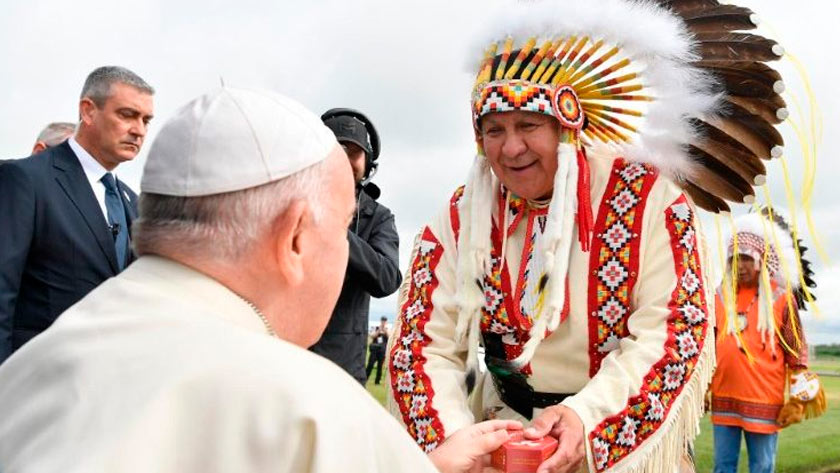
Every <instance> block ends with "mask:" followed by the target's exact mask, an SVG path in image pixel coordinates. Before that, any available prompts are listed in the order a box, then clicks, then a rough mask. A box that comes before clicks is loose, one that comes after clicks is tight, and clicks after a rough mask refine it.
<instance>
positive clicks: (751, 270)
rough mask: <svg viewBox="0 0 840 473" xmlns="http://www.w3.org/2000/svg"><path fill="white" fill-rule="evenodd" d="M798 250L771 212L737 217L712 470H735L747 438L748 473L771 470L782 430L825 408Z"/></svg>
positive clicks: (722, 308) (723, 314) (723, 302)
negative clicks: (808, 333) (813, 363)
mask: <svg viewBox="0 0 840 473" xmlns="http://www.w3.org/2000/svg"><path fill="white" fill-rule="evenodd" d="M799 249H800V250H801V252H798V251H796V250H795V248H794V240H793V235H792V234H791V232H790V228H789V226H788V224H787V222H785V220H784V219H782V218H781V217H780V216H779V215H778V214H774V212H773V211H771V210H769V209H765V210H764V211H763V212H762V213H752V214H749V215H745V216H743V217H740V218H739V219H738V220H736V221H735V234H734V235H733V236H732V238H731V239H730V240H729V247H728V255H727V256H728V261H729V264H728V267H727V270H726V271H725V273H724V278H723V283H722V284H721V287H720V289H719V290H718V293H717V297H716V298H715V317H716V318H717V324H716V328H715V330H716V335H717V336H716V351H717V369H716V370H715V374H714V378H713V379H712V387H711V397H712V399H711V411H712V424H714V445H715V469H714V471H715V473H735V472H736V470H737V469H738V457H739V454H740V451H741V437H742V436H743V437H744V440H745V441H746V444H747V454H748V456H749V469H750V473H772V472H773V471H775V463H776V446H777V443H778V433H779V430H781V429H782V428H784V427H787V426H788V425H790V424H793V423H796V422H799V421H801V420H802V419H803V418H811V417H816V416H819V415H821V414H822V413H823V412H824V411H825V394H824V393H823V390H822V388H821V386H820V382H819V379H818V378H817V376H816V375H815V374H814V373H811V372H809V371H808V348H807V344H806V343H805V333H804V332H803V330H802V324H801V322H800V319H799V311H800V310H805V308H806V304H805V303H806V301H810V300H813V295H811V294H810V293H809V291H811V290H812V289H813V288H814V287H816V283H815V282H814V280H813V279H812V276H813V273H811V271H810V269H809V267H810V263H808V261H807V260H805V259H804V258H802V256H801V255H802V254H804V249H805V248H804V247H802V246H801V245H799ZM797 255H800V256H799V257H798V258H797ZM802 281H804V282H805V285H804V286H803V285H801V282H802ZM786 386H789V388H788V390H789V393H788V394H789V395H788V400H787V402H786V401H785V390H786Z"/></svg>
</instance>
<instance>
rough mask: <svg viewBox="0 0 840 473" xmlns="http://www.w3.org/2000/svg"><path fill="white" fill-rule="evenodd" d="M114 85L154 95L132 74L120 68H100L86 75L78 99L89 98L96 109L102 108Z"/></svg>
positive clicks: (153, 90) (152, 91)
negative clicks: (125, 86) (118, 84)
mask: <svg viewBox="0 0 840 473" xmlns="http://www.w3.org/2000/svg"><path fill="white" fill-rule="evenodd" d="M115 83H120V84H127V85H130V86H132V87H134V88H135V89H137V90H139V91H141V92H145V93H147V94H149V95H154V94H155V89H153V88H152V86H150V85H149V84H147V83H146V81H144V80H143V79H142V78H141V77H140V76H138V75H137V74H135V73H134V72H132V71H130V70H128V69H126V68H124V67H120V66H102V67H97V68H96V69H94V70H93V72H91V73H90V74H88V76H87V79H85V85H84V86H82V95H81V97H79V98H82V99H84V98H89V99H91V100H92V101H93V103H95V104H96V106H97V107H102V106H103V105H104V104H105V100H106V99H108V97H110V96H111V86H112V85H113V84H115Z"/></svg>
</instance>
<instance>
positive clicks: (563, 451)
mask: <svg viewBox="0 0 840 473" xmlns="http://www.w3.org/2000/svg"><path fill="white" fill-rule="evenodd" d="M524 433H525V438H529V439H534V440H536V439H541V438H543V437H545V436H546V435H551V436H552V437H554V438H556V439H557V441H558V442H560V445H559V446H558V447H557V451H556V452H554V455H552V456H550V457H548V459H547V460H546V461H544V462H542V464H540V466H539V468H538V469H537V473H572V472H575V471H577V470H578V469H579V468H580V466H581V464H582V463H583V461H584V460H585V459H586V451H585V450H584V446H583V422H581V420H580V417H578V415H577V414H576V413H575V411H573V410H571V409H569V408H568V407H566V406H561V405H559V404H558V405H556V406H551V407H549V408H547V409H546V410H544V411H543V412H542V414H540V416H539V417H537V418H536V419H535V420H534V422H532V423H531V426H530V427H528V428H527V429H525V431H524Z"/></svg>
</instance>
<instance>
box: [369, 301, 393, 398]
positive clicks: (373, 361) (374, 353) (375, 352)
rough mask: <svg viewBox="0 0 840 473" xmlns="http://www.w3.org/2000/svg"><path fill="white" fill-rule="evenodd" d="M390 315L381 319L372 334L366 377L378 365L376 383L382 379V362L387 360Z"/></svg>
mask: <svg viewBox="0 0 840 473" xmlns="http://www.w3.org/2000/svg"><path fill="white" fill-rule="evenodd" d="M389 335H390V334H389V331H388V317H382V318H381V319H379V325H378V326H377V327H376V328H375V329H373V333H372V334H371V335H370V352H369V353H368V362H367V368H365V377H367V378H370V372H371V371H372V370H373V367H374V365H376V380H375V384H379V381H380V380H381V379H382V363H383V362H384V361H385V347H387V346H388V336H389Z"/></svg>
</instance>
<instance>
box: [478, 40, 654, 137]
mask: <svg viewBox="0 0 840 473" xmlns="http://www.w3.org/2000/svg"><path fill="white" fill-rule="evenodd" d="M536 44H537V38H536V37H531V38H529V39H528V41H527V42H526V43H525V44H524V45H523V46H522V48H521V49H520V50H519V51H518V53H516V55H515V57H514V58H513V60H512V61H511V56H512V52H513V45H514V39H513V38H512V37H508V38H507V40H506V41H505V42H504V45H503V49H502V52H501V54H498V55H497V49H498V43H493V44H492V45H490V47H489V48H488V49H487V51H486V52H485V55H484V61H483V62H482V65H481V68H480V72H479V74H478V77H477V78H476V81H475V86H474V87H473V120H474V123H475V124H476V126H477V125H478V121H479V120H480V119H481V117H483V116H484V115H486V114H488V113H493V112H510V111H514V110H521V111H528V112H536V113H543V114H546V115H549V116H552V117H555V118H557V119H558V120H559V121H560V123H561V125H563V126H564V127H566V128H570V129H572V130H581V129H582V128H583V125H584V122H588V124H587V126H586V129H585V130H583V134H584V136H586V137H587V138H588V139H590V140H598V141H602V142H605V143H607V142H614V143H628V142H630V141H631V138H630V135H631V134H633V133H637V132H638V127H637V126H636V125H634V124H633V123H630V121H632V120H633V119H638V118H641V117H642V115H643V111H642V107H641V105H642V104H643V103H644V102H649V101H651V100H653V99H652V98H651V97H649V96H647V95H643V94H637V92H639V91H642V90H644V86H643V85H642V84H641V82H640V81H639V74H638V73H637V72H630V71H628V69H630V68H631V67H632V64H631V61H630V59H628V58H623V59H618V58H617V56H618V54H619V48H618V47H612V48H609V49H608V50H606V51H601V50H602V48H604V42H603V41H601V40H599V41H594V42H593V41H592V40H591V39H590V38H589V37H583V38H578V37H576V36H572V37H570V38H566V39H554V40H546V41H545V42H543V44H542V46H540V47H539V48H538V49H535V46H536ZM621 73H623V74H621ZM611 102H631V103H636V104H639V105H640V106H639V107H628V106H622V107H618V106H616V104H615V103H612V104H611Z"/></svg>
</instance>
